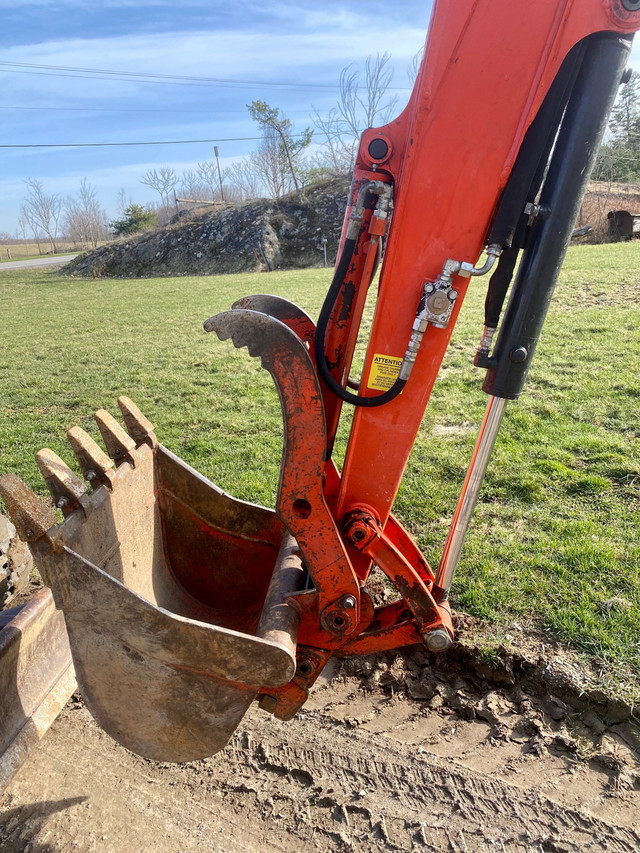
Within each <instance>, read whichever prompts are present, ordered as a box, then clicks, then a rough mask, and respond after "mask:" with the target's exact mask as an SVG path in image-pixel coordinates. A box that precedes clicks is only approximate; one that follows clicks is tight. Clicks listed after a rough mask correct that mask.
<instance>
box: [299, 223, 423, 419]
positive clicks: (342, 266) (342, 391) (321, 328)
mask: <svg viewBox="0 0 640 853" xmlns="http://www.w3.org/2000/svg"><path fill="white" fill-rule="evenodd" d="M356 242H357V241H356V240H355V239H353V240H350V239H347V240H345V241H344V246H343V248H342V254H341V255H340V258H339V260H338V263H337V264H336V269H335V272H334V274H333V280H332V282H331V286H330V288H329V290H328V292H327V295H326V297H325V300H324V304H323V306H322V310H321V311H320V316H319V317H318V325H317V327H316V333H315V339H314V342H313V352H314V356H315V361H316V370H317V371H318V374H319V375H320V377H321V378H322V381H323V382H324V384H325V385H326V386H327V388H328V389H329V390H330V391H331V392H333V393H334V394H335V395H336V397H339V398H340V399H341V400H343V401H344V402H345V403H351V405H353V406H363V407H365V408H373V407H374V406H383V405H384V404H385V403H389V402H391V400H394V399H395V398H396V397H397V396H398V394H400V392H401V391H402V389H403V388H404V386H405V385H406V384H407V380H406V379H396V381H395V382H394V383H393V385H392V386H391V388H389V390H388V391H385V392H384V393H383V394H378V395H377V396H376V397H362V396H360V395H359V394H352V393H351V392H350V391H347V390H346V388H343V387H342V385H341V384H340V383H339V382H337V381H336V380H335V379H334V377H333V376H332V375H331V371H330V370H329V365H328V363H327V356H326V353H325V337H326V334H327V327H328V325H329V320H330V318H331V312H332V311H333V308H334V305H335V304H336V301H337V299H338V296H339V295H340V291H341V290H342V287H343V285H344V281H345V279H346V277H347V272H348V271H349V265H350V264H351V259H352V257H353V252H354V250H355V247H356Z"/></svg>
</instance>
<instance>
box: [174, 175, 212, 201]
mask: <svg viewBox="0 0 640 853" xmlns="http://www.w3.org/2000/svg"><path fill="white" fill-rule="evenodd" d="M178 189H179V192H180V195H181V196H183V197H184V198H189V199H193V201H211V200H212V199H213V193H212V192H211V189H210V187H209V186H208V185H207V183H206V182H205V181H203V180H202V178H201V177H200V173H199V172H197V171H196V172H194V171H193V169H185V171H184V172H183V173H182V175H181V178H180V186H179V188H178Z"/></svg>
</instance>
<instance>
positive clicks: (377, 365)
mask: <svg viewBox="0 0 640 853" xmlns="http://www.w3.org/2000/svg"><path fill="white" fill-rule="evenodd" d="M401 364H402V359H401V358H396V357H395V356H393V355H382V354H381V353H376V354H375V355H374V356H373V361H372V362H371V370H370V371H369V380H368V382H367V388H371V389H372V390H374V391H388V390H389V388H391V386H392V385H393V383H394V382H395V381H396V379H397V378H398V373H400V365H401Z"/></svg>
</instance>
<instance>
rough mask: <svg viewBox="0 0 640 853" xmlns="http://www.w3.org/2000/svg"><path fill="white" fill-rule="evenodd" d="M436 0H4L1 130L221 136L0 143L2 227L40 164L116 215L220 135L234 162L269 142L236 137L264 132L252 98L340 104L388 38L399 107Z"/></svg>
mask: <svg viewBox="0 0 640 853" xmlns="http://www.w3.org/2000/svg"><path fill="white" fill-rule="evenodd" d="M365 10H366V12H365ZM430 11H431V2H430V0H409V2H404V0H398V2H395V3H388V2H386V3H383V2H379V0H370V2H369V3H367V4H366V5H365V4H363V3H361V2H354V0H325V2H322V3H318V2H310V0H297V2H289V0H279V2H272V3H270V2H264V0H263V2H252V0H234V2H219V0H209V2H207V3H200V2H193V0H191V2H190V0H187V2H179V0H102V2H100V3H99V4H98V3H96V4H90V3H87V2H86V0H55V2H47V0H20V2H19V3H16V0H0V121H1V127H2V133H1V134H0V136H1V140H0V141H1V142H2V144H4V145H29V144H31V145H33V144H37V143H47V144H65V143H67V144H68V143H80V142H82V143H91V142H93V143H96V142H100V143H105V142H107V143H122V142H156V141H168V140H214V141H212V142H207V143H200V144H184V145H149V146H128V147H116V146H114V147H108V148H98V147H96V148H77V149H73V148H64V147H63V148H52V149H37V148H31V149H29V148H14V149H11V148H3V149H0V199H1V201H0V232H3V231H4V232H8V233H9V234H15V233H16V231H17V218H18V215H19V209H20V205H21V203H22V200H23V199H24V196H25V193H26V190H25V184H24V181H25V180H26V179H28V178H35V179H37V180H40V181H41V182H42V183H43V185H44V188H45V191H47V192H49V193H59V194H60V195H61V196H63V197H67V196H69V195H73V194H75V193H77V191H78V188H79V185H80V181H81V180H82V179H83V178H85V177H86V178H87V179H88V180H89V182H90V183H91V184H93V185H94V186H95V187H96V188H97V191H98V195H99V198H100V200H101V202H102V204H103V206H104V208H105V209H106V211H107V214H108V216H109V218H114V217H115V216H116V213H117V195H118V191H119V190H120V189H124V190H125V191H126V193H127V195H128V196H129V197H130V198H131V199H132V200H133V201H135V202H137V203H140V204H144V203H146V202H150V201H155V200H157V197H156V195H155V193H154V191H153V190H152V189H150V188H148V187H146V186H143V185H142V184H141V183H140V178H141V176H142V175H143V174H144V173H145V172H146V171H147V170H148V169H150V168H153V167H160V166H171V167H173V168H174V169H176V170H177V171H181V170H185V169H193V168H195V166H196V164H197V163H198V162H201V161H203V160H210V159H212V158H213V146H214V145H215V144H218V147H219V151H220V160H221V165H222V166H223V167H224V165H225V164H229V163H232V162H233V161H234V160H237V159H239V158H240V157H241V156H243V155H246V154H248V153H249V152H250V151H251V150H253V149H254V148H255V146H256V142H255V141H252V140H245V141H226V140H239V139H242V138H245V137H255V136H257V135H258V132H257V129H256V126H255V124H254V123H253V122H252V120H251V118H250V116H249V114H248V111H247V107H246V105H247V104H248V103H250V102H251V101H253V100H258V99H259V100H264V101H267V102H268V103H269V104H271V105H272V106H275V107H278V108H279V109H280V110H281V111H282V113H283V114H284V115H286V116H287V117H288V118H289V119H291V121H292V122H293V126H294V127H293V130H294V132H296V131H302V130H304V128H305V127H307V126H308V125H312V118H311V113H312V109H313V107H315V108H317V109H318V111H319V112H320V113H326V112H327V111H328V110H329V109H330V108H331V106H333V105H334V104H335V102H336V99H337V96H338V80H339V76H340V71H341V69H342V68H343V67H345V66H346V65H349V64H350V63H354V65H355V67H356V68H362V67H363V65H364V61H365V59H366V57H367V56H368V55H370V54H375V53H376V52H377V51H380V52H383V51H388V52H389V53H390V54H391V56H392V62H393V67H394V79H393V83H392V85H393V86H394V87H395V88H396V89H397V92H396V94H397V95H398V98H399V106H398V112H399V111H400V106H401V105H402V104H403V103H404V102H405V101H406V99H407V98H408V95H409V79H408V75H407V68H408V66H409V65H410V63H411V59H412V57H413V56H414V55H415V54H416V52H417V51H419V50H420V48H421V47H422V46H423V44H424V41H425V37H426V32H427V27H428V22H429V15H430ZM379 21H382V22H383V26H380V25H379V24H378V23H377V22H379ZM34 66H49V67H48V68H43V67H34ZM52 66H55V67H52ZM72 69H84V70H80V71H77V70H72ZM89 69H92V71H90V70H89ZM96 70H97V71H98V72H99V73H94V72H95V71H96ZM107 72H111V73H107ZM113 72H121V73H120V75H118V74H114V73H113ZM122 72H128V73H129V74H131V73H132V72H133V73H134V74H136V75H138V76H137V77H136V76H124V75H122ZM140 75H151V78H145V77H141V76H140ZM157 75H171V76H172V77H189V78H193V77H199V78H214V79H213V80H211V79H209V80H205V79H200V80H185V79H166V78H164V79H163V78H159V77H158V76H157ZM217 81H229V82H217Z"/></svg>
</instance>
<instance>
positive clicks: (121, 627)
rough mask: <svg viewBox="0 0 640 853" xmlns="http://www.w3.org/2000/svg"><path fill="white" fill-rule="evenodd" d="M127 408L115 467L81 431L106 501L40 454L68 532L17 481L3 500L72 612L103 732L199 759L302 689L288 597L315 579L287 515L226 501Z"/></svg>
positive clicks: (73, 640)
mask: <svg viewBox="0 0 640 853" xmlns="http://www.w3.org/2000/svg"><path fill="white" fill-rule="evenodd" d="M118 402H119V405H120V409H121V412H122V415H123V418H124V422H125V424H126V427H127V432H125V431H124V430H123V429H122V427H121V426H120V425H119V424H118V422H117V421H115V420H114V419H113V418H112V417H111V416H110V415H109V414H108V413H107V412H105V411H104V410H101V411H99V412H97V413H96V420H97V422H98V426H99V428H100V432H101V434H102V436H103V439H104V442H105V445H106V448H107V453H108V455H106V454H105V453H104V451H103V450H102V449H101V448H100V447H99V446H98V445H97V444H96V443H95V442H94V441H93V439H91V437H90V436H89V435H88V434H87V433H85V432H84V431H83V430H81V429H78V428H72V429H71V430H69V433H68V438H69V441H70V443H71V446H72V448H73V451H74V453H75V456H76V458H77V460H78V463H79V465H80V468H81V470H82V473H83V475H84V478H85V479H86V480H87V481H88V482H89V483H90V484H91V487H92V488H91V491H90V493H89V492H88V490H87V488H86V486H85V483H84V482H83V481H82V480H80V479H79V478H78V477H77V476H76V475H75V474H74V473H73V472H72V471H71V469H70V468H68V467H67V465H66V464H65V463H64V462H63V461H62V460H61V459H60V458H59V457H57V456H56V455H55V454H54V453H52V452H51V451H49V450H43V451H41V452H40V453H39V454H38V455H37V457H36V458H37V461H38V465H39V467H40V470H41V471H42V474H43V476H44V479H45V481H46V483H47V485H48V487H49V490H50V492H51V495H52V497H53V500H54V503H55V505H56V506H57V507H58V508H59V509H61V510H62V513H63V515H64V520H63V521H62V523H61V524H59V525H56V523H55V518H54V515H53V513H52V512H51V510H50V509H49V508H48V507H47V506H45V504H44V503H42V501H41V500H40V499H39V498H38V497H36V495H35V494H34V493H33V492H31V491H30V490H29V489H28V488H27V487H26V486H25V485H24V484H23V483H22V482H21V481H20V480H19V479H18V478H17V477H16V476H15V475H12V474H7V475H6V476H4V477H3V478H2V479H1V480H0V494H1V495H2V498H3V499H4V501H5V503H6V505H7V509H8V510H9V513H10V515H11V516H12V518H13V520H14V523H15V525H16V527H17V528H18V530H19V532H20V534H21V536H22V537H23V539H25V540H26V541H27V542H28V543H29V545H30V546H31V549H32V551H33V553H34V556H35V559H36V562H37V564H38V566H39V568H40V571H41V573H42V575H43V577H44V579H45V581H46V583H47V584H48V585H49V586H51V588H52V590H53V592H54V597H55V601H56V605H57V607H58V608H59V609H61V610H62V611H63V612H64V616H65V620H66V626H67V631H68V634H69V640H70V644H71V649H72V654H73V661H74V665H75V670H76V674H77V678H78V683H79V685H80V687H81V690H82V692H83V695H84V697H85V699H86V701H87V704H88V706H89V708H90V710H91V712H92V714H93V715H94V717H95V718H96V720H97V721H98V723H99V724H100V725H101V726H102V727H103V728H104V729H105V730H106V731H107V732H108V733H109V734H110V735H111V736H112V737H114V738H115V739H116V740H117V741H119V742H120V743H121V744H123V745H124V746H126V747H128V748H129V749H131V750H133V751H135V752H137V753H138V754H140V755H143V756H145V757H148V758H153V759H156V760H160V761H190V760H194V759H199V758H203V757H205V756H208V755H211V754H212V753H214V752H216V751H218V750H220V749H221V748H222V747H223V746H224V745H225V744H226V743H227V741H228V739H229V737H230V736H231V734H232V733H233V731H234V730H235V728H236V726H237V725H238V723H239V722H240V720H241V718H242V716H243V715H244V713H245V712H246V710H247V708H248V706H249V705H250V704H251V702H252V701H253V700H254V699H255V698H256V696H257V695H258V693H259V692H260V690H261V689H263V688H266V689H268V688H273V687H279V686H281V685H284V684H286V683H287V682H289V681H290V680H291V678H292V677H293V675H294V673H295V667H296V658H295V648H296V634H297V627H298V614H297V612H296V611H295V609H294V608H293V607H291V606H290V605H288V604H287V603H286V601H285V600H286V597H287V596H288V595H290V594H291V593H292V592H294V591H296V590H298V589H300V588H301V586H302V584H303V582H304V574H305V573H304V571H303V569H302V564H301V561H300V559H299V557H298V552H297V547H296V543H295V540H293V539H292V537H291V536H290V535H289V533H288V532H287V531H286V529H285V528H284V527H283V525H282V523H281V521H280V520H279V518H278V516H277V515H276V514H275V512H273V511H271V510H268V509H264V508H262V507H259V506H255V505H253V504H249V503H244V502H242V501H238V500H235V499H234V498H232V497H230V496H229V495H228V494H225V493H224V492H223V491H221V490H220V489H218V488H217V487H216V486H215V485H213V484H212V483H211V482H209V481H208V480H206V479H205V478H204V477H202V476H201V475H200V474H198V473H197V472H196V471H195V470H193V469H192V468H190V467H189V466H188V465H186V464H185V463H184V462H182V461H181V460H180V459H178V458H177V457H176V456H174V455H173V454H172V453H170V452H169V451H168V450H167V449H166V448H165V447H163V446H162V445H160V444H159V443H158V441H157V440H156V437H155V435H154V432H153V426H152V425H151V424H150V423H149V421H147V420H146V418H145V417H144V416H143V415H142V414H141V413H140V411H139V410H138V409H137V408H136V407H135V406H134V404H133V403H132V402H131V401H130V400H129V399H128V398H126V397H121V398H120V400H119V401H118Z"/></svg>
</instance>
